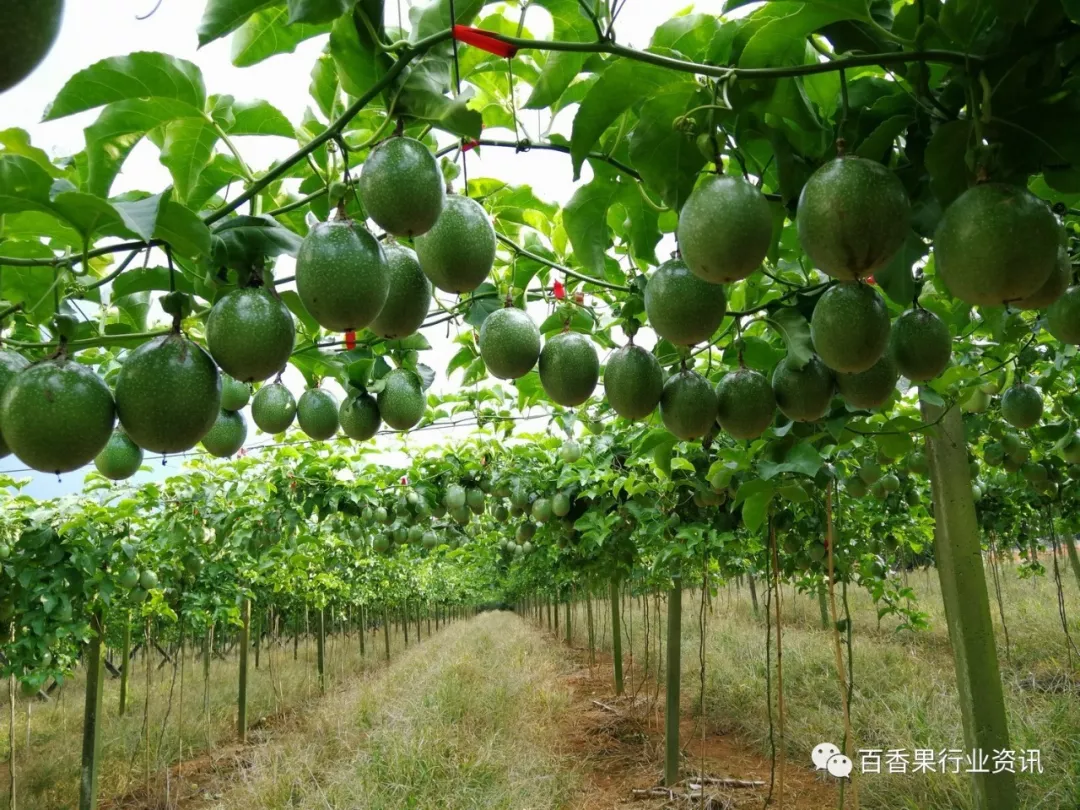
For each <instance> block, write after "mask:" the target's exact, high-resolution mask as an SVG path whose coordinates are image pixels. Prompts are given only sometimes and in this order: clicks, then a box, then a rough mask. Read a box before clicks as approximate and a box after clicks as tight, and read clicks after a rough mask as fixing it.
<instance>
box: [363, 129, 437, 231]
mask: <svg viewBox="0 0 1080 810" xmlns="http://www.w3.org/2000/svg"><path fill="white" fill-rule="evenodd" d="M356 191H357V193H358V194H359V196H360V202H361V203H363V205H364V211H366V212H367V215H368V216H369V217H371V218H372V219H373V220H375V224H377V225H378V226H379V227H380V228H382V229H383V230H384V231H387V232H388V233H392V234H394V235H395V236H419V235H420V234H423V233H427V232H428V231H429V230H431V228H432V226H434V225H435V223H436V222H437V221H438V219H439V215H440V214H442V211H443V205H444V203H445V199H446V191H445V186H444V184H443V177H442V172H440V171H439V164H438V162H437V161H436V160H435V156H434V155H432V154H431V151H430V150H429V149H428V148H427V147H426V146H424V144H422V143H421V142H420V141H418V140H416V139H414V138H405V137H401V136H395V137H392V138H387V139H386V140H385V141H383V142H382V143H380V144H379V145H378V146H376V147H375V148H374V149H372V150H371V154H369V155H368V158H367V160H365V161H364V165H363V168H362V169H361V171H360V180H359V181H358V182H357V185H356Z"/></svg>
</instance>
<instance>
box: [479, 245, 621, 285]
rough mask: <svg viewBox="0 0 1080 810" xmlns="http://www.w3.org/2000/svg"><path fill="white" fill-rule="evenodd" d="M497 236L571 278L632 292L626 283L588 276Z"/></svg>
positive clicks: (517, 251)
mask: <svg viewBox="0 0 1080 810" xmlns="http://www.w3.org/2000/svg"><path fill="white" fill-rule="evenodd" d="M495 238H496V239H498V240H499V241H500V242H502V243H503V244H504V245H506V246H507V247H508V248H510V249H511V250H513V251H514V252H515V253H516V254H517V255H519V256H524V257H525V258H526V259H532V260H533V261H534V262H539V263H540V264H543V265H545V266H547V267H550V268H552V269H553V270H558V271H560V272H562V273H565V274H566V275H568V276H570V277H571V278H576V279H578V280H579V281H584V282H586V283H587V284H594V285H596V286H597V287H604V288H606V289H608V290H618V291H619V292H630V288H629V287H627V286H626V285H625V284H612V283H611V282H610V281H602V280H600V279H598V278H593V277H592V276H587V275H585V274H584V273H579V272H577V271H576V270H571V269H570V268H569V267H564V266H563V265H561V264H557V263H556V262H553V261H551V260H550V259H545V258H544V257H543V256H540V255H538V254H536V253H533V252H532V251H530V250H526V249H525V248H523V247H522V246H521V245H519V244H518V243H517V242H515V241H514V240H512V239H510V238H509V237H506V236H503V235H502V234H501V233H496V234H495Z"/></svg>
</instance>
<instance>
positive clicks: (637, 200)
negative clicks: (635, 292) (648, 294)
mask: <svg viewBox="0 0 1080 810" xmlns="http://www.w3.org/2000/svg"><path fill="white" fill-rule="evenodd" d="M619 188H621V189H622V191H621V193H620V194H619V199H618V204H617V205H616V210H625V211H626V221H625V222H624V223H623V225H625V226H626V228H625V231H624V230H623V229H620V228H619V226H618V224H614V228H615V230H616V232H618V233H619V235H620V236H621V237H622V238H623V239H626V240H627V241H629V243H630V254H631V255H632V256H633V257H634V260H635V261H636V262H637V263H638V265H639V266H640V267H652V266H655V265H656V264H658V262H657V259H656V245H657V243H658V242H659V241H660V236H661V234H660V224H659V219H660V216H659V214H658V213H657V211H656V209H655V208H653V207H652V206H651V205H648V204H647V203H646V202H645V199H644V197H643V196H642V193H641V187H640V186H639V185H638V184H637V183H620V184H619ZM609 223H610V219H609ZM643 306H644V305H643Z"/></svg>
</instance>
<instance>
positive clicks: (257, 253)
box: [212, 216, 301, 270]
mask: <svg viewBox="0 0 1080 810" xmlns="http://www.w3.org/2000/svg"><path fill="white" fill-rule="evenodd" d="M300 241H301V240H300V237H299V236H297V235H296V234H295V233H293V232H292V231H290V230H289V229H288V228H284V227H282V226H281V225H280V224H278V223H277V222H276V221H275V220H273V219H271V218H270V217H250V216H238V217H232V218H231V219H228V220H226V221H225V224H224V225H223V226H222V227H220V228H218V230H217V231H216V232H214V234H213V244H212V254H213V260H214V264H216V265H218V266H225V267H233V268H235V269H237V270H247V269H249V268H251V267H253V266H254V265H256V264H259V263H261V262H262V260H263V258H264V257H274V256H280V255H282V254H285V255H288V256H295V255H296V251H298V250H299V249H300Z"/></svg>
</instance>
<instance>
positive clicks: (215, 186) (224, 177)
mask: <svg viewBox="0 0 1080 810" xmlns="http://www.w3.org/2000/svg"><path fill="white" fill-rule="evenodd" d="M243 176H244V171H243V169H242V168H240V163H239V161H237V159H236V158H234V157H233V156H232V155H224V154H221V153H218V154H216V155H214V157H213V158H212V159H211V161H210V163H208V164H207V165H206V167H205V168H204V169H203V170H202V174H200V175H199V181H198V182H197V183H196V184H195V186H194V188H192V189H191V193H190V194H188V197H187V204H188V205H189V206H191V208H193V209H194V210H196V211H201V210H202V209H203V208H204V207H205V206H206V204H207V203H208V202H209V201H210V200H211V199H212V198H213V197H214V195H215V194H217V193H218V192H219V191H221V189H223V188H225V187H226V186H227V185H229V183H232V182H233V181H235V180H238V179H242V178H243Z"/></svg>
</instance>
